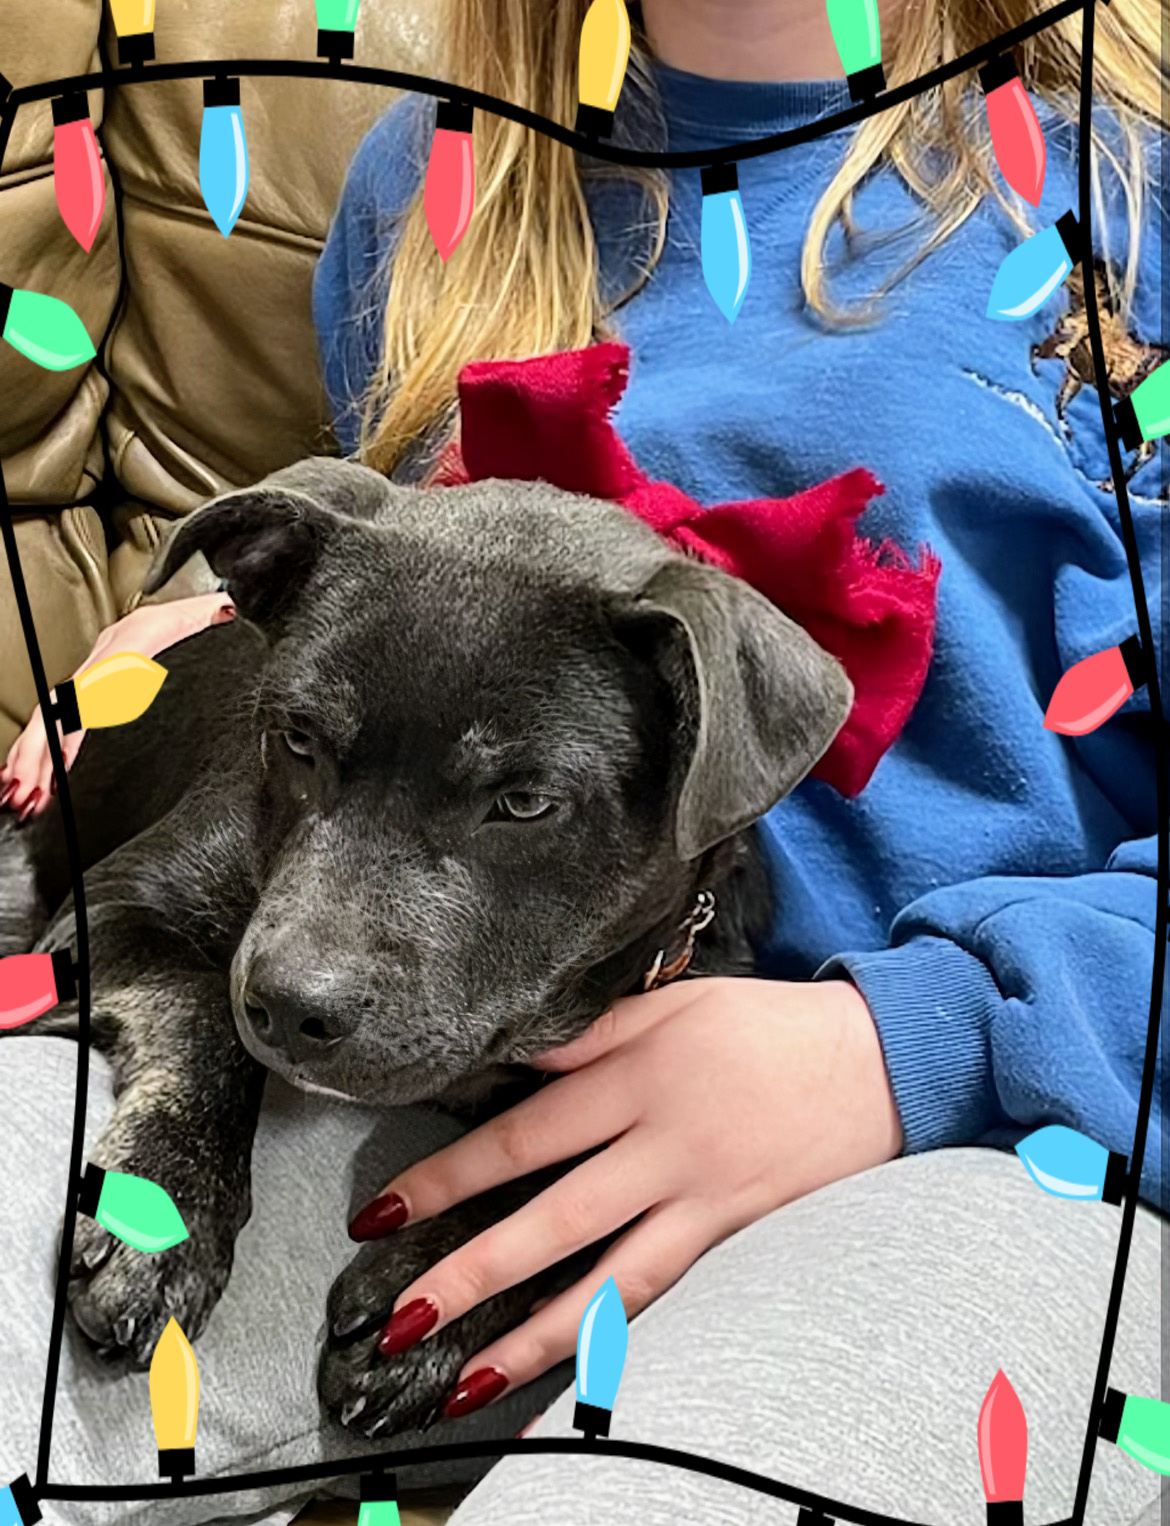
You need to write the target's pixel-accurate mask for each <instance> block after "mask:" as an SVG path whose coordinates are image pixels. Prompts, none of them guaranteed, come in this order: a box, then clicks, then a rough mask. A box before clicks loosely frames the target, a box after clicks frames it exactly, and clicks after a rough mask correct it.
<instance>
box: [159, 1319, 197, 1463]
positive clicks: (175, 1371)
mask: <svg viewBox="0 0 1170 1526" xmlns="http://www.w3.org/2000/svg"><path fill="white" fill-rule="evenodd" d="M150 1411H151V1416H152V1418H153V1420H154V1434H155V1436H156V1438H157V1440H158V1471H159V1473H160V1475H162V1476H163V1477H168V1478H174V1479H178V1478H181V1477H182V1476H183V1474H184V1473H194V1471H195V1427H196V1426H197V1425H198V1423H199V1364H198V1362H196V1360H195V1353H194V1352H193V1351H192V1350H191V1342H190V1341H189V1340H188V1339H187V1337H186V1336H185V1335H184V1334H183V1332H182V1330H181V1329H180V1328H179V1323H178V1320H176V1319H173V1318H172V1319H169V1320H168V1321H167V1327H166V1329H165V1330H164V1331H163V1333H162V1334H161V1335H160V1336H159V1338H158V1345H157V1346H156V1347H155V1348H154V1355H153V1356H152V1357H151V1359H150Z"/></svg>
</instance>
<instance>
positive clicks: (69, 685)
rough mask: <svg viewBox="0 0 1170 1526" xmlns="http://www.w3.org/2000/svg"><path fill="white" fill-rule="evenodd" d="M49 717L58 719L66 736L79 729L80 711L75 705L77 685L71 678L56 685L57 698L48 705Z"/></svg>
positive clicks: (54, 719) (53, 719) (52, 719)
mask: <svg viewBox="0 0 1170 1526" xmlns="http://www.w3.org/2000/svg"><path fill="white" fill-rule="evenodd" d="M49 719H50V720H51V721H60V722H61V730H62V731H63V732H64V733H65V735H66V736H69V735H71V733H73V732H74V731H80V730H81V711H80V710H79V709H78V707H77V685H76V684H75V683H74V682H73V680H72V679H71V678H67V679H66V680H65V681H64V683H59V684H58V685H57V699H56V702H55V703H54V704H51V705H50V706H49Z"/></svg>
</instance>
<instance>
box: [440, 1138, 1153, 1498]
mask: <svg viewBox="0 0 1170 1526" xmlns="http://www.w3.org/2000/svg"><path fill="white" fill-rule="evenodd" d="M1120 1215H1121V1210H1120V1209H1119V1208H1109V1207H1105V1206H1103V1205H1101V1204H1080V1203H1073V1202H1066V1201H1061V1200H1057V1199H1055V1198H1051V1197H1048V1196H1047V1195H1046V1194H1045V1193H1043V1192H1042V1191H1041V1190H1040V1189H1039V1188H1038V1187H1036V1186H1035V1185H1034V1184H1033V1183H1032V1181H1031V1179H1030V1178H1029V1177H1028V1176H1027V1174H1026V1173H1025V1171H1024V1168H1023V1167H1022V1165H1021V1164H1020V1162H1019V1160H1018V1159H1017V1158H1016V1156H1015V1155H1014V1154H1000V1153H995V1152H991V1151H982V1150H948V1151H941V1152H938V1153H936V1154H932V1155H924V1156H914V1157H910V1158H907V1159H903V1160H899V1161H895V1162H893V1163H892V1164H891V1165H889V1166H884V1167H882V1168H881V1169H879V1170H876V1171H870V1172H867V1173H865V1174H864V1175H862V1176H858V1177H854V1178H852V1179H851V1180H848V1181H843V1182H838V1183H837V1184H836V1185H834V1186H832V1187H830V1188H827V1189H826V1190H825V1191H823V1192H819V1193H817V1194H815V1195H814V1196H812V1197H810V1198H806V1199H805V1200H804V1201H802V1202H799V1203H794V1204H792V1205H791V1206H790V1207H788V1208H785V1209H783V1210H781V1211H780V1212H779V1213H775V1214H772V1215H771V1216H770V1217H768V1218H767V1219H764V1220H761V1221H760V1222H759V1223H757V1224H755V1225H753V1226H752V1227H751V1228H750V1229H747V1230H745V1231H743V1232H742V1233H740V1234H738V1235H735V1236H733V1237H732V1238H731V1239H730V1240H728V1241H726V1242H725V1243H724V1244H723V1245H721V1246H719V1247H718V1248H716V1249H715V1250H713V1251H711V1252H709V1253H708V1254H707V1255H706V1256H704V1257H703V1258H702V1260H701V1261H699V1262H698V1263H697V1264H696V1265H695V1266H694V1267H692V1268H691V1270H690V1272H688V1273H687V1275H686V1276H685V1277H684V1278H683V1280H682V1281H681V1282H680V1283H678V1284H677V1285H676V1286H675V1287H674V1289H673V1290H672V1291H671V1292H669V1293H668V1294H667V1295H666V1296H665V1297H664V1298H662V1299H660V1300H659V1301H658V1302H657V1303H656V1304H654V1305H653V1306H652V1307H651V1308H649V1309H648V1310H647V1311H646V1312H645V1313H644V1314H642V1315H641V1316H640V1317H639V1318H638V1319H637V1320H635V1321H634V1323H633V1324H632V1326H631V1329H630V1344H629V1351H628V1354H627V1357H626V1365H625V1371H624V1375H623V1378H622V1383H621V1387H620V1389H619V1392H618V1400H617V1404H616V1406H615V1408H614V1412H613V1423H612V1427H611V1431H610V1434H611V1436H613V1437H615V1438H616V1437H621V1438H625V1439H630V1440H638V1441H644V1442H651V1443H656V1444H658V1445H661V1446H672V1447H680V1448H683V1449H685V1450H687V1451H692V1452H701V1453H704V1454H706V1455H708V1456H712V1457H717V1458H720V1459H722V1460H724V1461H727V1462H732V1463H735V1464H738V1465H739V1466H741V1467H745V1468H751V1469H754V1470H755V1471H757V1472H760V1473H765V1474H768V1475H769V1476H770V1477H772V1478H776V1479H783V1480H784V1481H786V1482H788V1483H791V1484H794V1485H798V1486H801V1487H803V1488H806V1489H812V1490H815V1491H816V1492H817V1493H819V1494H822V1495H826V1496H830V1497H832V1498H835V1499H837V1500H840V1501H842V1502H846V1503H850V1504H853V1505H860V1506H864V1507H867V1508H869V1509H871V1510H876V1511H882V1512H886V1513H889V1514H893V1515H898V1516H901V1517H903V1518H906V1519H910V1520H915V1521H922V1522H927V1521H929V1522H938V1523H946V1526H984V1523H985V1520H986V1517H985V1512H984V1496H983V1492H982V1488H981V1479H980V1470H979V1457H978V1450H977V1437H976V1425H977V1420H978V1415H979V1409H980V1405H981V1403H982V1401H983V1396H984V1394H985V1393H986V1391H987V1388H988V1386H989V1385H990V1383H991V1381H992V1379H993V1378H994V1376H995V1373H996V1370H997V1369H998V1368H1000V1367H1002V1368H1003V1370H1004V1372H1005V1373H1006V1374H1007V1376H1008V1377H1009V1378H1010V1379H1011V1382H1012V1384H1013V1385H1014V1387H1015V1389H1016V1392H1017V1393H1018V1394H1019V1396H1020V1400H1021V1402H1022V1404H1023V1406H1024V1412H1025V1414H1026V1416H1027V1420H1028V1475H1027V1489H1026V1493H1025V1496H1024V1500H1025V1520H1026V1521H1027V1522H1028V1523H1031V1526H1040V1523H1041V1522H1044V1523H1048V1522H1052V1521H1054V1520H1058V1519H1061V1518H1063V1517H1067V1516H1068V1515H1069V1514H1070V1512H1071V1510H1072V1507H1073V1497H1074V1492H1075V1488H1076V1480H1077V1472H1078V1469H1079V1467H1080V1462H1081V1453H1082V1448H1083V1445H1084V1437H1085V1428H1086V1419H1087V1415H1088V1409H1089V1400H1090V1395H1091V1392H1092V1384H1093V1378H1094V1375H1095V1372H1096V1365H1097V1359H1098V1351H1099V1346H1100V1340H1101V1329H1102V1325H1103V1321H1104V1317H1105V1309H1106V1305H1107V1302H1108V1295H1109V1286H1110V1281H1111V1279H1112V1276H1113V1264H1114V1256H1115V1252H1116V1245H1117V1232H1118V1226H1119V1223H1120ZM1161 1229H1162V1226H1161V1222H1160V1221H1159V1219H1158V1218H1157V1217H1156V1216H1155V1215H1154V1214H1152V1213H1147V1212H1145V1211H1144V1210H1139V1217H1138V1222H1137V1225H1136V1230H1135V1234H1134V1239H1133V1244H1132V1250H1131V1254H1130V1264H1129V1272H1128V1277H1127V1282H1126V1293H1125V1299H1124V1303H1123V1306H1122V1317H1121V1326H1120V1330H1119V1334H1118V1341H1117V1345H1116V1348H1115V1354H1114V1357H1113V1362H1112V1366H1111V1369H1110V1382H1111V1383H1112V1385H1113V1386H1114V1387H1117V1388H1121V1389H1123V1390H1125V1391H1127V1392H1133V1393H1139V1394H1150V1395H1154V1396H1157V1395H1159V1394H1160V1391H1161V1390H1160V1361H1159V1317H1158V1314H1159V1305H1160V1294H1161V1269H1160V1260H1161V1258H1160V1254H1159V1250H1160V1245H1159V1242H1160V1235H1161ZM573 1406H574V1394H573V1392H572V1391H570V1392H568V1393H565V1394H563V1395H562V1396H561V1397H560V1398H559V1399H558V1400H557V1401H556V1403H555V1404H554V1405H553V1406H552V1408H551V1409H550V1410H549V1411H548V1412H547V1413H546V1415H545V1416H544V1418H543V1419H542V1420H541V1421H540V1422H539V1423H538V1425H537V1426H536V1427H535V1428H534V1429H533V1431H532V1433H531V1434H532V1435H534V1436H557V1435H560V1436H564V1435H572V1434H576V1433H575V1432H573V1430H572V1416H573ZM1160 1482H1161V1480H1160V1479H1159V1478H1158V1476H1157V1475H1156V1474H1153V1473H1151V1472H1148V1471H1147V1470H1146V1469H1145V1468H1142V1467H1140V1466H1139V1465H1138V1464H1137V1463H1136V1462H1134V1461H1133V1460H1132V1459H1131V1458H1129V1457H1128V1456H1126V1455H1124V1454H1123V1453H1121V1452H1120V1451H1119V1450H1118V1449H1117V1448H1116V1447H1114V1446H1112V1445H1110V1444H1108V1443H1106V1442H1099V1443H1098V1444H1097V1448H1096V1460H1095V1465H1094V1469H1093V1477H1092V1486H1091V1490H1090V1494H1089V1505H1088V1512H1087V1521H1088V1522H1089V1523H1101V1526H1105V1523H1108V1526H1129V1523H1131V1522H1138V1521H1140V1522H1141V1523H1142V1526H1159V1523H1160V1522H1161V1520H1162V1516H1161V1511H1160V1506H1159V1484H1160ZM1167 1503H1168V1504H1170V1495H1168V1497H1167ZM795 1517H796V1510H795V1508H794V1507H793V1506H792V1505H789V1504H786V1503H783V1502H778V1501H776V1500H772V1499H768V1498H767V1497H765V1496H763V1495H760V1494H753V1493H749V1492H748V1491H746V1490H743V1489H740V1488H737V1487H734V1486H732V1485H730V1484H725V1483H722V1482H717V1481H713V1480H711V1479H708V1478H703V1477H700V1476H697V1475H695V1474H692V1473H686V1472H682V1471H679V1470H675V1469H671V1468H667V1467H662V1466H658V1465H653V1464H649V1463H642V1462H630V1461H627V1460H625V1459H594V1458H578V1457H556V1456H534V1457H513V1458H505V1459H504V1460H503V1461H502V1462H500V1463H499V1464H498V1465H497V1466H496V1467H495V1468H494V1469H493V1470H492V1472H491V1473H490V1474H489V1475H488V1476H487V1478H486V1479H485V1480H484V1481H483V1482H482V1483H481V1484H480V1485H479V1486H478V1487H477V1488H476V1489H475V1490H474V1491H473V1492H472V1494H471V1495H470V1496H469V1497H468V1499H467V1500H466V1501H465V1502H464V1504H463V1505H462V1506H461V1507H460V1508H459V1509H458V1510H457V1511H456V1512H455V1514H454V1516H453V1517H452V1520H451V1523H450V1526H538V1523H539V1526H553V1523H555V1526H618V1523H627V1522H631V1523H636V1526H680V1523H682V1522H691V1521H693V1522H696V1523H698V1522H702V1523H704V1526H715V1523H718V1526H775V1523H777V1522H786V1521H787V1522H791V1521H794V1520H795ZM1165 1520H1166V1522H1167V1523H1170V1509H1167V1511H1166V1515H1165Z"/></svg>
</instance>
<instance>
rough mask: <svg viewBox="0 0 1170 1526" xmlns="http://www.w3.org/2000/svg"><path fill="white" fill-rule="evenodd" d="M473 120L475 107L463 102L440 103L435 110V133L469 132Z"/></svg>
mask: <svg viewBox="0 0 1170 1526" xmlns="http://www.w3.org/2000/svg"><path fill="white" fill-rule="evenodd" d="M474 120H475V107H474V106H468V105H466V104H465V103H464V102H463V101H440V102H439V104H438V106H437V108H436V110H435V130H436V131H437V132H470V131H471V125H472V122H473V121H474Z"/></svg>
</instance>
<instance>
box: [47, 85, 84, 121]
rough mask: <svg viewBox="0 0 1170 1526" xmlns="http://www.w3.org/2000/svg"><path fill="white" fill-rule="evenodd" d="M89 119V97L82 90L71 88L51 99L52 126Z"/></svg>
mask: <svg viewBox="0 0 1170 1526" xmlns="http://www.w3.org/2000/svg"><path fill="white" fill-rule="evenodd" d="M88 121H89V97H88V96H87V95H86V93H85V91H84V90H71V91H70V92H69V94H68V95H59V96H57V97H56V99H55V100H54V101H53V126H54V127H68V125H69V123H70V122H88Z"/></svg>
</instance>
